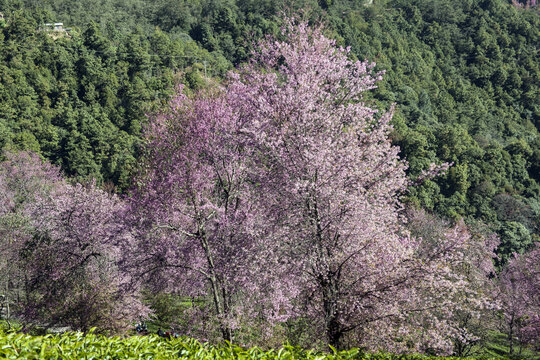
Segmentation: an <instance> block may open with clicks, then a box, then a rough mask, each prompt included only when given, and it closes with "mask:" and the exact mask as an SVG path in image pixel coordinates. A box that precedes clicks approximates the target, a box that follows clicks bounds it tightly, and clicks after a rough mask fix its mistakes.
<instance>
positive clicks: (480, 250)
mask: <svg viewBox="0 0 540 360" xmlns="http://www.w3.org/2000/svg"><path fill="white" fill-rule="evenodd" d="M282 38H283V40H276V39H274V38H268V39H266V40H264V41H262V42H261V43H260V44H259V47H258V48H257V50H256V51H255V53H254V54H253V59H252V61H251V62H250V63H249V64H247V65H245V66H244V67H242V68H241V69H239V70H238V71H235V72H231V73H230V74H229V77H228V80H227V82H226V84H225V85H224V87H223V88H221V89H217V90H214V91H208V90H207V91H205V92H201V93H199V94H197V95H196V96H193V97H191V98H190V97H187V96H185V95H183V94H181V93H179V94H178V95H177V96H176V97H175V98H174V99H172V100H171V102H170V106H169V109H168V111H166V112H164V113H162V114H158V115H156V116H153V117H152V118H151V121H150V125H149V127H148V129H147V131H146V136H147V140H148V147H147V153H146V156H145V162H144V166H143V170H142V171H141V174H140V176H139V177H138V180H137V184H138V185H137V187H136V188H135V189H134V190H133V192H132V195H131V198H130V206H129V207H128V210H127V213H126V217H127V218H129V221H130V227H131V229H132V230H131V235H132V236H131V237H130V238H129V239H127V240H126V242H125V244H124V245H125V249H126V251H125V252H124V254H126V259H125V265H126V266H127V267H130V268H131V269H132V270H136V272H138V278H140V279H141V280H143V281H142V283H144V284H145V286H150V287H151V288H153V289H154V290H166V291H172V292H176V293H179V294H182V295H184V296H190V297H192V298H198V299H203V301H202V305H200V306H197V307H195V306H194V307H193V308H192V309H190V310H189V311H190V312H191V316H192V317H191V322H190V324H191V325H190V327H189V328H187V329H185V330H186V331H188V333H191V334H196V335H199V336H205V337H207V336H216V334H220V336H221V337H222V338H225V339H227V340H233V339H240V338H241V336H242V331H243V329H245V327H244V326H245V325H246V326H247V328H249V329H253V328H256V327H257V326H259V325H260V323H256V322H257V321H259V322H260V321H262V322H263V323H264V322H266V323H267V324H268V326H266V327H265V328H267V329H270V330H271V329H277V328H279V327H276V326H274V325H276V324H279V323H282V322H284V321H288V322H289V323H290V322H293V323H294V322H307V323H308V324H309V327H310V328H311V329H312V333H313V334H314V336H315V337H318V338H324V339H326V341H327V342H329V343H330V344H332V345H334V346H336V347H343V346H346V343H347V342H352V343H353V344H355V345H362V346H365V347H367V348H369V349H371V350H378V349H380V348H381V347H382V346H383V345H384V348H386V349H391V350H394V351H428V350H429V351H435V352H439V353H449V352H451V351H452V346H453V342H454V340H455V339H456V338H458V337H459V338H460V341H461V342H471V341H473V340H474V335H472V334H469V333H467V331H466V329H463V328H461V327H460V324H459V321H458V319H457V317H456V316H455V315H456V314H457V313H458V312H464V311H468V312H470V313H471V314H472V315H474V316H477V315H478V314H479V311H480V310H481V309H485V308H487V307H489V306H490V305H489V304H488V303H489V301H488V300H487V299H486V298H485V296H484V295H485V294H483V292H482V291H483V290H481V288H482V286H483V285H482V284H483V281H484V280H485V278H486V276H487V275H488V273H489V272H490V271H491V268H489V266H487V265H486V263H485V261H484V260H483V259H484V257H488V259H491V257H492V256H493V247H494V245H493V244H492V241H489V240H488V239H484V238H481V239H480V238H475V237H473V236H471V235H470V233H469V232H468V230H467V228H466V226H465V225H464V224H463V223H458V224H457V225H455V226H454V227H451V226H445V227H444V228H443V229H442V230H441V231H440V232H439V233H434V234H432V235H430V236H431V238H433V239H436V240H435V241H432V242H429V241H428V240H425V239H423V238H422V237H420V236H418V237H414V236H411V234H410V233H409V230H408V229H407V227H406V224H405V217H404V215H403V206H402V204H401V203H400V201H399V196H400V195H401V194H402V193H403V192H404V191H405V190H406V187H407V186H408V185H410V184H411V182H410V181H409V180H408V179H407V177H406V174H405V170H406V168H407V164H406V162H405V161H403V160H401V159H400V158H399V156H398V153H399V148H397V147H396V146H393V145H392V144H391V141H390V138H389V134H390V132H391V131H392V127H391V125H390V120H391V118H392V113H393V109H392V110H390V111H389V112H385V113H380V112H378V111H377V110H376V109H373V108H372V107H370V106H369V104H367V103H366V101H365V99H364V94H365V92H366V91H369V90H370V89H373V88H374V87H375V86H376V82H377V81H379V80H380V79H381V76H382V73H377V72H375V71H374V67H375V64H373V63H369V62H361V61H353V60H351V59H350V57H349V49H344V48H340V47H338V46H336V43H335V41H334V40H331V39H328V38H326V37H325V36H324V35H323V33H322V29H321V28H311V27H309V26H308V25H307V24H306V23H303V22H297V21H296V20H294V19H290V20H288V22H287V25H286V26H285V27H284V29H283V33H282ZM447 167H448V164H444V165H442V166H432V167H430V168H429V169H428V170H427V171H426V172H425V173H423V175H422V177H421V178H420V179H417V181H422V178H424V177H429V176H433V175H434V174H436V173H439V172H441V171H444V170H445V169H446V168H447ZM420 218H421V216H420ZM419 221H420V220H419ZM422 221H424V220H422ZM428 233H429V231H428ZM467 249H475V250H474V252H472V253H470V254H469V255H467ZM465 268H466V269H475V270H474V271H473V272H468V271H467V272H466V271H463V269H465ZM473 273H474V276H473V275H472V274H473ZM465 298H466V299H467V301H464V300H462V299H465ZM255 319H256V320H255ZM262 327H264V326H262ZM270 330H269V332H268V333H265V334H263V335H262V338H264V335H268V336H271V334H270Z"/></svg>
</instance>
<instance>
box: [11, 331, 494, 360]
mask: <svg viewBox="0 0 540 360" xmlns="http://www.w3.org/2000/svg"><path fill="white" fill-rule="evenodd" d="M179 358H181V359H216V360H217V359H306V360H327V359H328V360H330V359H336V360H337V359H370V360H394V359H395V360H398V359H399V360H417V359H418V360H427V359H448V360H450V359H454V358H436V357H427V356H421V355H393V354H362V353H360V352H359V350H358V349H353V350H348V351H342V352H333V353H321V352H316V351H314V350H307V351H306V350H302V349H299V348H295V347H292V346H284V347H282V348H280V349H278V350H274V349H273V350H269V351H265V350H262V349H259V348H251V349H245V348H241V347H238V346H234V345H233V346H227V345H224V346H213V345H209V344H206V343H200V342H199V341H197V340H194V339H188V338H181V339H171V340H168V339H164V338H160V337H158V336H155V335H151V336H133V337H128V338H119V337H106V336H103V335H97V334H93V333H90V334H83V333H79V332H76V333H67V334H63V335H45V336H31V335H26V334H18V333H4V332H0V359H86V360H90V359H179ZM455 359H457V358H455ZM483 359H485V360H487V358H483Z"/></svg>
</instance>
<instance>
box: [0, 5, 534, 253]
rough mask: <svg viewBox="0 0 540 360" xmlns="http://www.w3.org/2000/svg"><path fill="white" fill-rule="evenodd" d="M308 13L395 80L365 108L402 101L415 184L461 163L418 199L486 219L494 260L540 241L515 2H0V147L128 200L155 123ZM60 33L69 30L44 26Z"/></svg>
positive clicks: (523, 33) (523, 51)
mask: <svg viewBox="0 0 540 360" xmlns="http://www.w3.org/2000/svg"><path fill="white" fill-rule="evenodd" d="M299 9H304V10H303V14H305V16H306V17H307V18H309V19H311V21H313V22H323V23H325V24H326V25H327V29H328V30H327V31H328V33H329V34H328V35H330V36H331V37H334V38H336V39H337V40H338V43H339V44H340V45H343V46H350V47H351V49H352V54H353V55H354V56H356V57H357V58H358V59H368V60H370V61H374V62H376V63H377V69H379V70H385V71H386V75H385V76H384V80H383V81H382V82H381V83H380V84H379V87H378V89H377V90H376V91H375V92H374V93H373V95H372V99H370V101H372V102H374V103H376V105H378V106H379V107H380V108H386V109H388V108H389V107H390V105H391V104H392V103H395V104H396V105H397V106H396V115H395V116H394V127H395V133H394V135H393V139H394V142H395V143H396V144H398V145H399V146H400V147H401V151H402V155H403V156H404V157H405V158H406V159H407V160H408V162H409V166H410V169H409V173H410V175H411V176H412V177H415V176H418V175H419V174H420V172H421V171H422V170H424V169H426V168H427V167H428V166H429V164H430V163H432V162H436V163H441V162H453V163H454V166H453V167H452V168H451V169H450V171H449V173H448V174H447V175H445V176H443V177H441V178H438V179H437V180H434V181H427V182H426V183H424V184H423V185H421V186H420V187H417V188H414V189H411V190H410V192H409V193H407V194H406V195H405V197H406V200H407V201H408V202H411V203H414V204H418V205H420V206H421V207H423V208H426V209H428V210H431V211H435V212H437V213H438V214H440V215H442V216H444V217H449V218H452V219H457V218H459V217H464V218H466V219H468V221H469V222H476V221H478V220H480V221H481V222H483V223H486V224H488V225H489V227H490V228H491V229H492V230H495V231H496V232H497V233H498V234H499V236H500V237H501V241H502V243H501V246H500V247H499V254H500V255H501V259H500V260H499V262H504V261H505V260H506V259H507V258H508V257H509V255H510V254H511V253H512V252H514V251H524V250H526V249H527V248H528V247H530V246H531V244H532V243H533V242H534V241H538V234H539V233H540V202H539V200H540V186H539V184H538V182H539V181H540V138H539V128H540V91H539V83H540V82H539V78H540V68H539V67H540V65H539V61H538V60H539V57H538V45H539V41H540V20H539V16H538V10H537V9H536V8H531V9H525V8H518V7H516V6H513V5H512V4H511V3H510V2H509V1H503V0H478V1H477V0H460V1H447V0H435V1H434V0H396V1H387V0H374V1H373V3H372V4H368V3H367V2H366V1H362V0H319V1H315V0H298V1H286V2H283V3H280V2H277V1H269V0H265V1H259V0H175V1H165V0H160V1H148V0H101V1H100V2H98V3H96V2H95V1H88V0H84V1H67V0H47V1H37V0H0V12H2V13H3V18H4V19H3V20H0V148H2V149H29V150H34V151H36V152H38V153H40V154H41V155H43V156H44V157H45V158H47V159H49V160H50V161H51V162H53V163H54V164H58V165H61V167H62V169H63V170H64V171H65V172H66V174H68V175H69V176H73V177H75V178H77V179H78V180H79V181H84V180H89V179H91V178H95V179H97V181H98V183H99V184H104V185H105V186H107V187H109V188H111V189H114V190H115V191H118V192H125V191H127V189H129V187H130V186H131V184H130V179H131V175H132V174H133V173H134V172H135V171H137V170H136V164H137V159H138V156H139V151H140V150H139V145H140V142H141V138H142V137H141V129H142V128H143V127H144V123H145V119H146V116H145V114H147V113H150V112H153V111H155V110H157V109H159V108H160V106H162V105H164V104H165V103H166V102H167V99H168V98H169V97H170V96H171V95H172V94H173V93H174V88H175V85H176V84H179V83H184V84H186V85H187V86H188V88H190V89H198V88H200V87H204V86H211V84H216V83H217V82H219V81H221V80H222V79H224V77H225V74H226V72H227V71H228V70H229V69H231V68H233V67H234V66H237V65H239V64H241V63H242V62H243V61H245V60H246V59H247V58H248V56H249V53H250V49H251V48H252V45H253V44H254V41H256V39H258V38H261V37H262V36H263V35H264V34H278V33H279V28H280V25H281V21H282V20H281V19H282V18H283V15H284V13H288V14H292V13H296V12H297V11H298V10H299ZM52 22H63V23H64V26H65V27H67V28H71V29H72V30H71V31H69V32H63V33H51V32H46V31H40V30H39V29H40V27H41V26H42V24H44V23H52Z"/></svg>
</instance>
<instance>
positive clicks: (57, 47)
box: [0, 2, 230, 191]
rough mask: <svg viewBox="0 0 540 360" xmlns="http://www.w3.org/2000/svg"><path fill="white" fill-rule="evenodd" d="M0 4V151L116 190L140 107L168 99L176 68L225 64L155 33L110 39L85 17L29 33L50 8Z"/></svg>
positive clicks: (132, 162)
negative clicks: (60, 28) (70, 26)
mask: <svg viewBox="0 0 540 360" xmlns="http://www.w3.org/2000/svg"><path fill="white" fill-rule="evenodd" d="M8 3H9V4H12V3H11V2H8ZM6 7H7V6H6ZM95 7H96V6H92V7H91V8H95ZM5 10H6V8H4V7H2V8H0V11H3V12H4V14H5V16H6V18H7V24H6V26H5V27H3V28H0V54H1V55H0V73H1V74H2V76H0V139H1V140H0V150H1V149H20V150H32V151H35V152H37V153H40V154H41V155H43V156H45V157H46V158H48V159H49V160H51V161H52V162H53V163H54V164H57V165H61V166H62V169H63V170H64V172H65V173H66V174H67V175H69V176H71V177H74V178H76V179H77V180H78V181H87V180H89V179H92V178H93V179H96V180H97V181H98V183H110V184H112V185H114V186H115V187H116V188H117V190H118V191H123V190H125V189H127V188H128V187H129V186H131V178H132V175H133V173H134V171H135V169H136V163H137V158H138V152H139V145H140V142H141V136H142V131H141V130H142V127H143V125H144V122H145V121H146V113H148V112H151V111H153V110H155V109H156V108H158V107H159V106H161V105H162V104H163V103H165V102H166V101H167V99H168V97H169V96H170V95H171V94H172V93H173V91H174V86H175V84H176V83H178V81H179V80H180V79H181V76H180V75H179V74H180V73H181V71H182V69H184V68H196V69H197V66H199V67H203V65H202V63H208V68H209V71H208V72H209V76H212V75H213V76H215V75H222V74H224V72H225V71H226V70H227V69H228V67H229V66H230V65H229V64H223V60H222V57H221V56H220V55H216V56H214V55H212V54H210V53H209V52H208V51H206V50H204V49H201V48H200V47H199V46H198V45H197V44H195V43H194V42H193V41H192V40H189V39H176V40H173V39H172V38H171V37H170V36H168V35H167V34H165V33H163V32H161V31H159V30H156V31H154V32H153V33H151V34H149V35H144V34H142V33H140V32H138V31H133V32H131V31H129V32H128V31H126V32H124V33H117V34H116V35H115V37H114V38H110V37H108V36H107V35H106V34H105V33H104V32H103V29H102V28H101V27H100V26H99V25H97V24H96V23H94V22H90V24H88V25H87V26H85V27H84V28H83V29H82V31H71V32H69V33H67V32H66V33H53V32H45V31H39V30H38V29H39V27H40V24H42V23H43V22H44V21H52V20H50V19H52V18H53V15H51V14H50V13H47V12H46V11H37V10H26V11H22V10H17V11H15V10H13V11H9V7H7V10H8V11H5ZM193 74H194V75H193V76H191V78H190V80H191V81H186V82H187V83H188V86H192V87H193V88H201V87H203V86H205V84H206V81H205V79H204V78H201V76H200V75H199V72H198V70H197V71H196V72H195V73H193Z"/></svg>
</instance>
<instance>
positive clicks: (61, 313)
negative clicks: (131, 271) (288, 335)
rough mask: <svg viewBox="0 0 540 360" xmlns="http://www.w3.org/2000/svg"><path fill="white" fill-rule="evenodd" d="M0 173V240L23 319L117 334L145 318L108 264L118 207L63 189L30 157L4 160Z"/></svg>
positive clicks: (51, 170) (91, 189)
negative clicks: (0, 196) (0, 188)
mask: <svg viewBox="0 0 540 360" xmlns="http://www.w3.org/2000/svg"><path fill="white" fill-rule="evenodd" d="M1 168H2V171H0V179H1V180H0V184H6V185H5V186H6V188H7V191H6V192H5V193H4V194H5V196H7V198H8V201H7V202H6V204H7V205H8V209H7V214H8V215H4V216H2V220H10V219H11V221H9V222H7V221H6V222H3V224H9V225H10V226H9V227H3V228H2V230H4V231H5V234H4V236H3V237H2V239H3V242H5V241H7V242H8V244H6V248H7V249H9V252H8V254H9V255H8V256H9V261H10V263H11V264H12V265H13V268H14V269H15V270H13V271H14V272H15V274H17V276H18V283H19V290H20V292H21V295H22V296H21V297H20V299H21V300H20V303H19V304H18V308H19V309H18V310H19V311H18V313H19V315H20V316H22V319H24V321H25V322H26V323H31V324H39V325H45V326H56V325H63V326H71V327H72V328H74V329H80V330H89V329H90V327H93V326H97V327H99V328H100V329H101V330H107V329H109V330H115V331H116V330H119V329H121V328H124V327H125V326H126V325H127V324H129V323H130V322H132V321H133V320H135V319H136V316H138V315H139V314H142V315H144V314H145V310H144V307H143V306H142V305H141V303H140V302H139V300H138V298H137V296H136V295H135V294H134V293H125V292H120V290H121V288H122V287H123V285H124V284H126V283H128V281H127V279H126V277H125V274H122V273H120V272H119V271H118V268H117V267H116V265H115V259H116V258H118V251H117V249H118V248H117V247H116V246H115V243H117V242H118V238H119V237H120V238H121V237H122V236H125V235H124V234H123V229H124V227H123V223H122V222H120V221H119V218H118V216H117V215H118V213H120V210H121V209H122V208H123V206H124V205H123V203H122V202H121V201H120V200H119V199H118V198H117V197H115V196H113V195H109V194H107V193H105V192H103V191H101V190H99V189H97V188H96V187H95V186H94V185H89V186H86V187H84V186H82V185H70V184H68V183H67V182H66V181H65V180H64V179H63V178H62V176H61V174H60V172H59V170H58V169H57V168H56V167H53V166H51V165H50V164H48V163H46V162H44V161H42V160H41V159H39V157H38V156H37V155H35V154H31V153H24V152H22V153H19V154H10V155H8V161H6V162H4V163H2V164H1ZM5 210H6V209H4V213H6V211H5ZM13 219H16V221H14V220H13ZM13 268H12V269H13ZM23 279H24V281H23Z"/></svg>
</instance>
